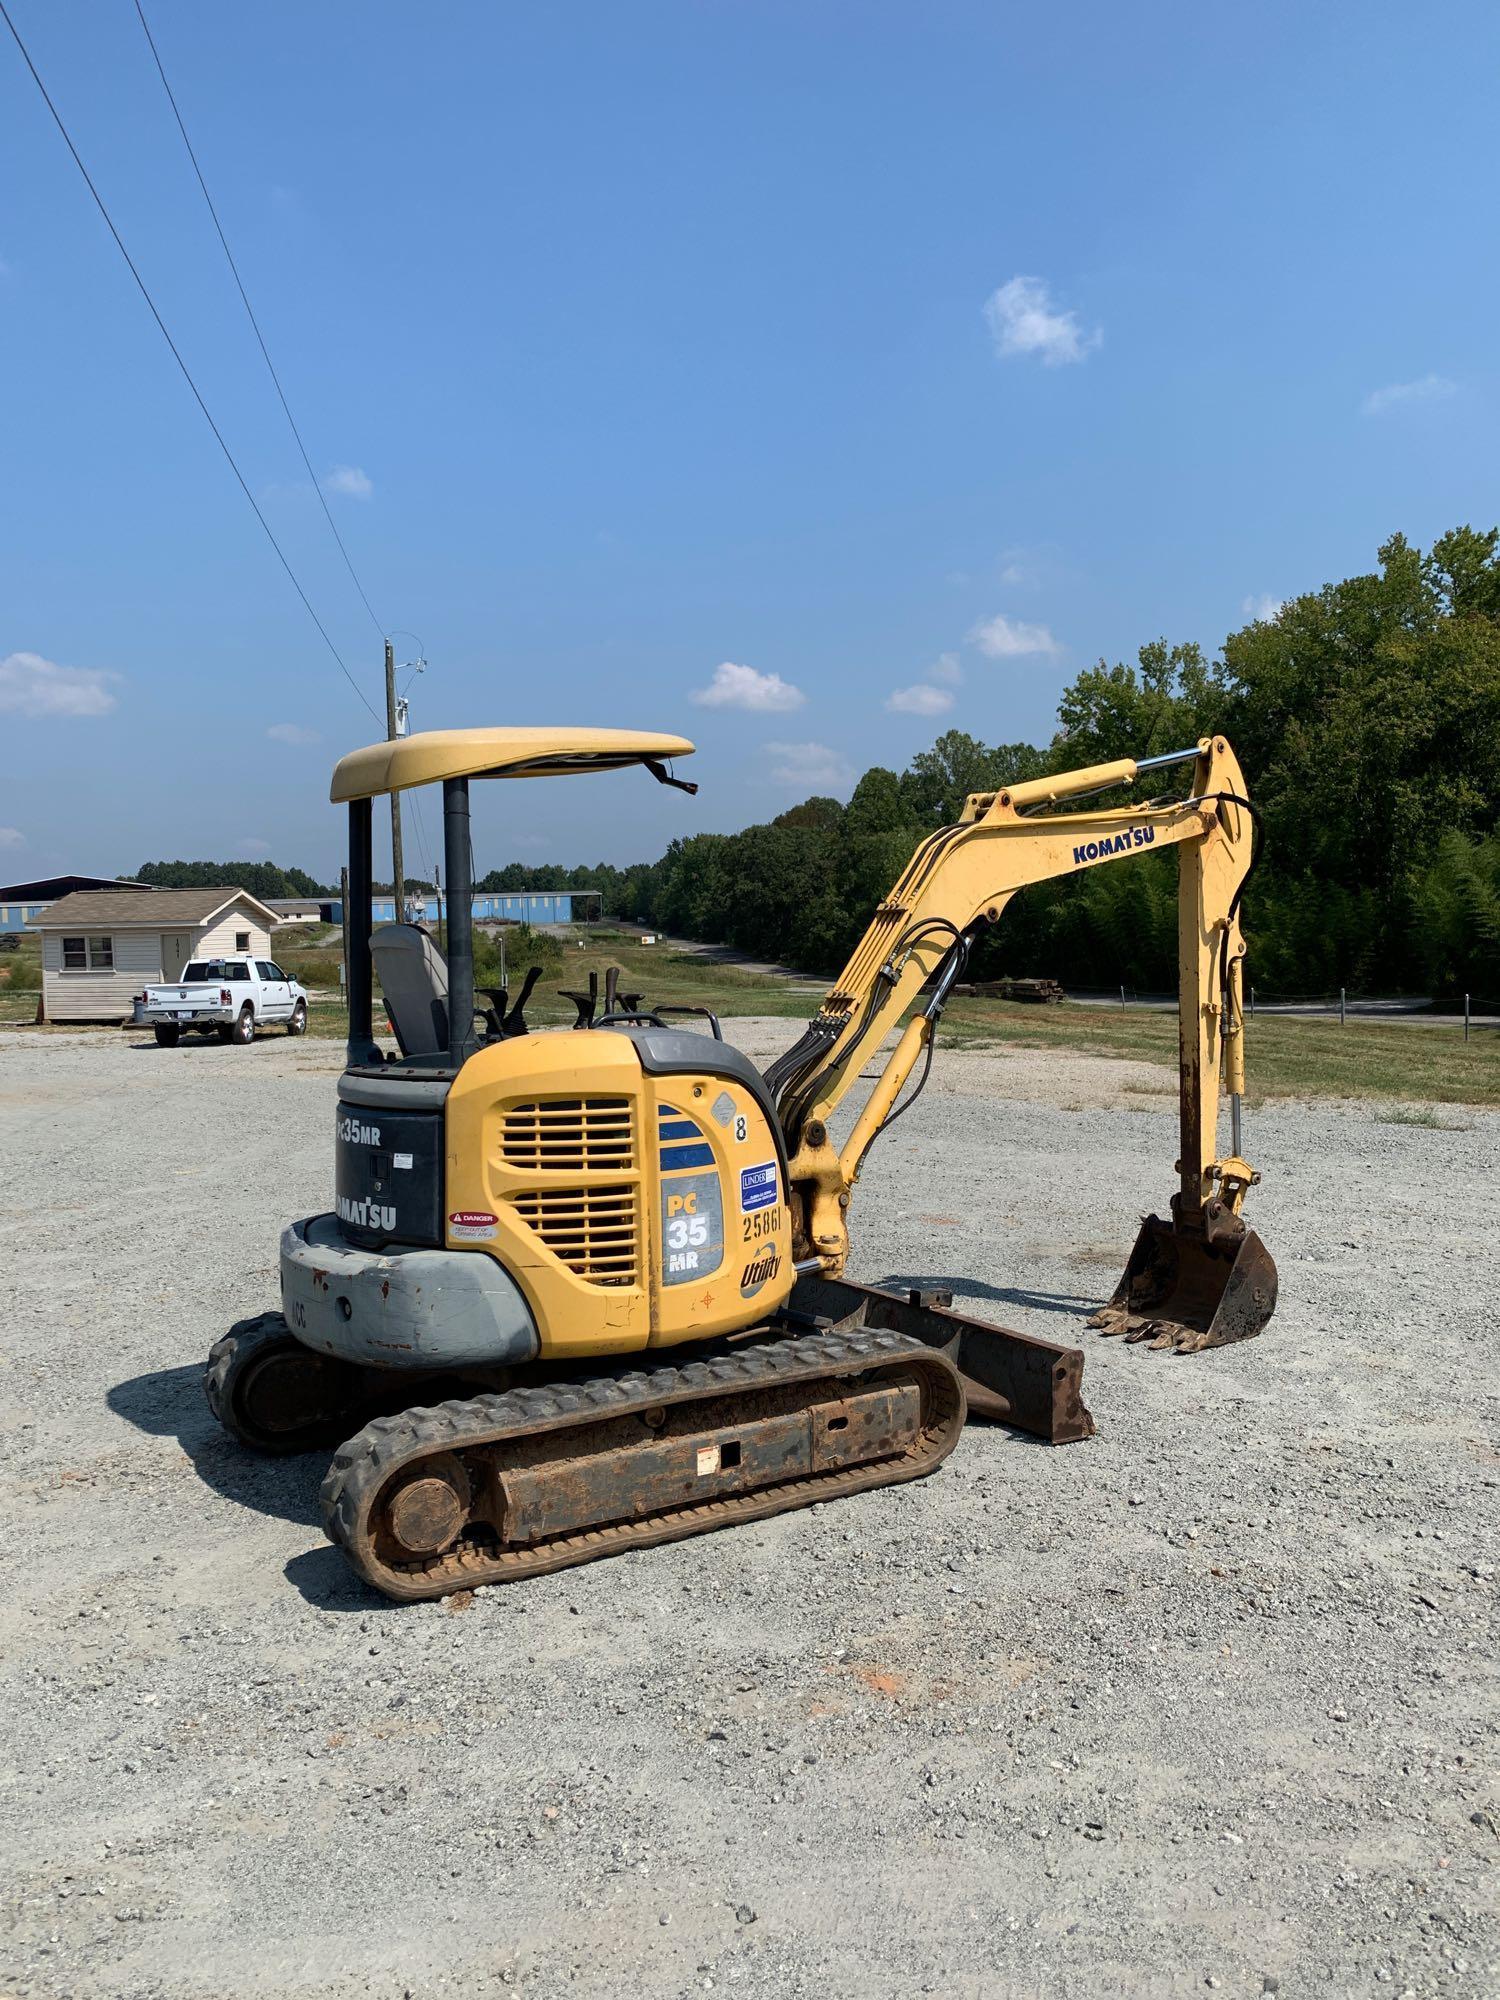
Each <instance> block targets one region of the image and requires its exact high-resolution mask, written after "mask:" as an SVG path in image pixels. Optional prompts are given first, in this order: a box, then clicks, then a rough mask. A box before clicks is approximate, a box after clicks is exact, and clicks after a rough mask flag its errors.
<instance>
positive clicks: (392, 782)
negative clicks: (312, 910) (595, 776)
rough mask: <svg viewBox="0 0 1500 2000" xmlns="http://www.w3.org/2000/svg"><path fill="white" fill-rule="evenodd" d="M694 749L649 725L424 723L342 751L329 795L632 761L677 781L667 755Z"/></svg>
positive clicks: (566, 772) (568, 771) (614, 766)
mask: <svg viewBox="0 0 1500 2000" xmlns="http://www.w3.org/2000/svg"><path fill="white" fill-rule="evenodd" d="M692 751H693V746H692V744H691V743H689V741H688V740H687V738H686V737H685V736H667V735H663V734H659V733H658V732H657V731H655V730H649V729H425V730H423V731H421V732H420V733H419V734H418V735H416V736H399V737H397V738H396V739H395V741H394V742H390V743H370V744H367V745H366V746H365V748H364V749H363V750H351V751H350V752H349V754H348V756H347V757H340V759H339V761H338V762H337V764H335V765H334V767H333V784H332V786H331V787H330V789H329V794H328V796H329V797H330V799H332V801H333V803H334V804H335V805H342V804H344V803H345V802H346V801H348V800H350V799H370V798H376V797H378V796H379V795H380V794H381V793H383V792H404V791H407V790H409V789H410V788H411V787H412V786H413V785H430V784H433V783H435V782H436V781H437V780H439V779H441V778H559V777H569V776H573V775H576V774H577V773H579V772H582V771H619V770H623V769H624V768H625V766H626V765H628V764H644V765H646V766H647V767H648V769H649V770H650V771H651V774H652V776H653V777H657V778H661V779H663V780H664V781H665V782H668V783H671V782H673V781H672V780H670V779H668V778H667V776H666V769H665V760H666V759H667V758H668V757H689V756H691V755H692ZM675 782H677V783H679V784H680V783H681V780H677V781H675ZM683 789H684V790H696V787H694V786H684V787H683Z"/></svg>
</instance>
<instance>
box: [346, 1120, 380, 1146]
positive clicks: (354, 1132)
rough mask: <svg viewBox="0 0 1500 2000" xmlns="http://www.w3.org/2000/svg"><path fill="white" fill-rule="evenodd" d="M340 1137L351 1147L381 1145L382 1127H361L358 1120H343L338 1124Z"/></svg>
mask: <svg viewBox="0 0 1500 2000" xmlns="http://www.w3.org/2000/svg"><path fill="white" fill-rule="evenodd" d="M338 1135H339V1137H340V1138H341V1139H345V1140H347V1141H348V1142H349V1144H350V1145H351V1146H378V1145H379V1144H380V1127H379V1126H378V1125H361V1124H360V1122H359V1120H358V1119H357V1118H341V1119H340V1120H339V1122H338Z"/></svg>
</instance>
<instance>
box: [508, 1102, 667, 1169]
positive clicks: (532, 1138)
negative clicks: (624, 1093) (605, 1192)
mask: <svg viewBox="0 0 1500 2000" xmlns="http://www.w3.org/2000/svg"><path fill="white" fill-rule="evenodd" d="M500 1156H501V1158H502V1159H503V1160H504V1161H505V1164H506V1165H507V1166H508V1167H522V1168H525V1169H527V1170H529V1171H531V1172H533V1173H550V1174H574V1173H578V1174H582V1173H586V1174H628V1173H630V1172H632V1171H633V1170H634V1167H635V1134H634V1131H633V1129H632V1121H631V1101H630V1099H629V1098H628V1097H584V1098H577V1097H575V1098H549V1099H545V1100H543V1101H542V1102H540V1103H536V1104H513V1105H512V1106H511V1107H510V1109H509V1110H508V1111H507V1112H506V1114H505V1126H504V1130H503V1133H502V1135H501V1140H500Z"/></svg>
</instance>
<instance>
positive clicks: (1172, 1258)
mask: <svg viewBox="0 0 1500 2000" xmlns="http://www.w3.org/2000/svg"><path fill="white" fill-rule="evenodd" d="M1173 1207H1174V1210H1175V1208H1176V1203H1175V1202H1174V1203H1173ZM1276 1284H1277V1279H1276V1266H1275V1264H1274V1262H1273V1261H1272V1259H1271V1253H1270V1252H1269V1251H1268V1250H1267V1248H1266V1246H1265V1244H1264V1243H1262V1242H1261V1240H1260V1238H1259V1237H1258V1236H1257V1235H1256V1233H1255V1231H1254V1230H1253V1229H1247V1228H1246V1227H1245V1225H1244V1223H1243V1222H1242V1221H1241V1220H1240V1218H1239V1217H1238V1216H1236V1215H1231V1214H1230V1213H1229V1211H1228V1210H1227V1209H1224V1208H1221V1207H1219V1206H1218V1204H1213V1205H1212V1206H1211V1207H1210V1208H1209V1209H1208V1210H1206V1211H1205V1212H1204V1215H1203V1226H1202V1227H1201V1228H1185V1227H1184V1226H1183V1224H1182V1223H1181V1221H1180V1220H1179V1219H1178V1217H1177V1216H1176V1215H1175V1214H1174V1215H1173V1217H1172V1219H1171V1220H1170V1221H1166V1222H1164V1221H1163V1220H1162V1219H1161V1218H1160V1217H1159V1216H1155V1215H1148V1216H1146V1217H1145V1218H1144V1219H1143V1220H1142V1222H1141V1229H1140V1234H1139V1235H1138V1236H1137V1237H1136V1239H1135V1247H1134V1248H1133V1249H1132V1251H1131V1253H1130V1259H1129V1262H1128V1263H1127V1264H1126V1266H1125V1273H1124V1276H1123V1277H1122V1278H1121V1279H1120V1282H1119V1284H1118V1285H1117V1286H1116V1287H1115V1290H1114V1295H1113V1297H1112V1298H1111V1299H1110V1301H1109V1303H1108V1305H1106V1306H1103V1307H1102V1308H1101V1309H1100V1310H1099V1311H1098V1312H1096V1313H1095V1314H1094V1315H1093V1316H1092V1318H1091V1319H1090V1320H1089V1322H1088V1324H1089V1325H1090V1326H1091V1327H1094V1328H1096V1329H1097V1330H1098V1331H1099V1332H1100V1333H1104V1334H1114V1335H1123V1337H1124V1338H1125V1339H1126V1340H1127V1341H1128V1342H1130V1343H1131V1345H1136V1344H1139V1343H1144V1344H1145V1345H1146V1346H1148V1347H1151V1348H1155V1349H1167V1348H1170V1349H1171V1351H1172V1352H1173V1353H1175V1354H1197V1353H1200V1352H1201V1351H1202V1349H1204V1348H1205V1347H1225V1346H1227V1345H1228V1344H1229V1343H1230V1342H1231V1341H1235V1340H1253V1339H1254V1338H1255V1336H1256V1334H1258V1333H1259V1332H1260V1331H1261V1329H1262V1328H1263V1327H1264V1326H1265V1324H1266V1321H1267V1320H1268V1319H1269V1318H1270V1317H1271V1314H1272V1313H1273V1312H1274V1311H1275V1309H1276Z"/></svg>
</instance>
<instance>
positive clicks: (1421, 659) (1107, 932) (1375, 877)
mask: <svg viewBox="0 0 1500 2000" xmlns="http://www.w3.org/2000/svg"><path fill="white" fill-rule="evenodd" d="M1497 545H1500V531H1497V530H1495V529H1491V530H1490V531H1489V532H1487V533H1481V532H1479V531H1477V530H1475V529H1472V528H1467V527H1464V528H1455V529H1453V530H1452V531H1451V532H1450V533H1448V534H1446V535H1443V536H1441V537H1440V538H1439V539H1438V540H1437V541H1436V542H1434V543H1433V545H1432V548H1431V549H1430V550H1429V551H1427V552H1426V553H1425V554H1424V553H1423V551H1422V550H1421V549H1419V548H1417V547H1415V546H1414V545H1413V544H1411V543H1410V542H1408V541H1407V540H1406V538H1405V537H1404V536H1402V535H1393V536H1392V537H1391V539H1390V540H1389V541H1388V542H1386V543H1385V544H1384V546H1383V547H1382V548H1381V549H1380V550H1379V552H1378V567H1377V568H1376V569H1374V570H1372V571H1371V572H1370V573H1369V574H1367V575H1361V576H1354V577H1349V578H1346V579H1345V580H1344V581H1343V582H1342V583H1332V584H1327V585H1325V586H1324V587H1323V588H1322V589H1321V590H1316V591H1308V592H1306V593H1304V594H1303V595H1302V596H1300V597H1296V598H1292V599H1290V600H1289V601H1288V602H1287V603H1285V604H1283V605H1281V606H1280V608H1279V609H1278V610H1277V611H1276V612H1275V614H1274V615H1273V616H1271V617H1268V618H1257V619H1254V620H1252V621H1251V622H1250V623H1249V624H1247V625H1245V626H1243V627H1241V629H1240V630H1238V631H1236V632H1232V633H1230V634H1229V636H1228V637H1227V638H1226V639H1225V641H1224V643H1223V645H1222V647H1221V648H1220V650H1219V653H1218V656H1217V657H1216V658H1214V659H1212V660H1210V659H1209V658H1207V657H1206V656H1205V654H1204V652H1203V651H1202V649H1201V648H1200V647H1199V646H1197V645H1195V644H1191V643H1187V644H1179V645H1169V644H1168V643H1167V642H1166V641H1165V640H1164V639H1162V640H1154V641H1153V642H1152V643H1150V644H1149V645H1145V646H1142V647H1141V648H1140V650H1139V653H1138V654H1137V657H1136V659H1135V661H1134V663H1133V664H1127V663H1124V662H1119V663H1116V664H1113V665H1111V664H1110V663H1108V662H1107V661H1103V660H1101V661H1100V662H1099V663H1098V664H1097V665H1096V666H1093V667H1088V668H1085V669H1084V670H1083V671H1082V672H1081V673H1080V674H1078V676H1077V677H1076V679H1074V681H1073V682H1072V683H1071V684H1070V685H1069V686H1068V687H1067V689H1066V690H1065V691H1064V693H1063V695H1062V698H1061V700H1060V701H1059V704H1058V711H1057V727H1056V729H1055V730H1054V732H1053V734H1052V737H1051V739H1050V741H1049V742H1048V743H1046V744H1045V745H1037V744H1031V743H1020V742H1017V743H999V744H985V743H982V742H980V741H979V740H978V739H977V738H975V737H973V736H970V735H968V734H966V733H965V732H964V731H962V730H957V729H953V730H949V731H947V732H946V733H945V734H944V735H942V736H940V737H939V738H938V739H937V741H936V742H935V743H934V744H933V745H932V747H931V749H929V750H924V751H922V752H921V753H920V754H919V755H917V756H915V757H913V758H912V760H911V762H910V764H908V765H907V767H906V768H905V769H904V770H901V771H893V770H889V769H886V768H884V767H883V766H879V765H877V766H875V767H873V768H872V769H870V770H868V771H866V772H865V773H864V775H863V776H862V777H861V778H860V780H859V782H858V784H857V785H856V786H855V787H854V791H853V793H852V795H851V796H850V799H849V802H848V804H847V805H843V804H841V803H840V802H839V801H838V800H837V799H832V798H825V797H814V798H810V799H806V800H804V801H803V802H802V803H801V804H799V805H795V806H793V807H791V808H790V809H789V810H788V811H786V812H783V813H779V814H778V815H777V816H776V817H775V818H774V819H771V820H769V821H767V822H765V823H764V824H761V825H756V826H749V827H746V828H744V829H743V831H741V832H739V833H732V834H722V833H700V834H693V835H690V836H688V837H687V838H685V839H682V840H674V841H673V842H672V844H671V846H670V847H669V848H668V849H667V851H666V853H665V854H664V855H662V857H661V858H660V860H658V861H655V862H638V863H635V864H634V865H632V866H629V867H625V868H620V867H616V866H614V865H612V864H610V863H604V862H601V863H599V864H597V865H596V866H593V867H586V866H580V867H574V868H565V867H562V866H559V865H557V864H555V863H548V864H543V865H540V866H527V865H525V864H523V863H521V862H511V863H510V864H509V865H508V866H506V867H504V868H497V869H492V870H491V871H490V872H489V873H488V874H487V875H485V876H484V877H483V879H482V880H481V881H480V882H479V883H478V884H477V886H478V887H479V888H480V889H483V890H506V891H512V892H524V891H528V890H530V891H548V890H553V891H555V890H568V889H597V890H599V891H601V892H602V894H603V899H604V909H605V911H606V912H607V913H608V914H609V915H611V916H617V917H621V918H624V919H627V920H632V921H635V922H638V923H641V924H644V925H649V926H650V927H651V928H653V929H656V930H661V931H667V932H675V933H677V934H679V935H682V936H686V937H692V938H697V939H700V940H703V941H704V942H707V943H724V944H729V945H733V946H735V947H736V948H737V949H739V950H742V951H745V952H748V953H750V954H752V955H754V956H756V957H759V958H768V959H775V960H778V961H781V962H783V963H786V964H790V965H795V966H798V967H800V968H802V969H804V970H806V971H808V972H812V973H816V974H826V975H828V976H830V977H831V976H832V975H833V974H835V973H836V972H837V971H838V970H839V968H840V967H841V966H842V965H843V963H844V962H845V960H846V959H847V957H848V955H849V953H850V951H851V950H852V949H853V946H854V944H855V943H856V942H857V940H858V938H859V936H860V934H861V933H862V932H863V930H864V928H865V926H866V924H867V923H868V922H869V919H870V916H871V914H872V912H873V911H874V909H875V906H876V904H877V903H878V902H879V901H880V899H881V898H882V897H883V896H884V895H885V893H886V891H887V890H888V889H889V888H890V887H891V885H892V884H893V883H894V882H895V881H896V879H897V877H898V876H899V875H900V874H901V872H902V870H903V869H904V867H905V866H906V863H907V861H908V860H909V859H910V857H911V855H912V853H913V851H914V849H915V848H916V846H917V844H918V842H919V841H921V840H922V839H923V838H925V836H926V835H927V834H929V833H930V832H932V831H933V830H934V829H935V828H937V827H940V826H945V825H948V824H950V823H951V822H952V821H953V820H955V819H957V817H958V816H959V814H960V812H961V811H962V809H963V803H964V800H965V798H966V797H967V796H968V794H969V793H970V792H982V791H994V790H998V789H1000V788H1002V787H1003V786H1005V785H1008V784H1013V783H1016V782H1018V781H1020V780H1022V779H1025V778H1035V777H1043V776H1046V775H1047V774H1049V773H1051V772H1055V771H1063V770H1070V769H1074V768H1077V767H1079V766H1082V765H1088V764H1099V763H1106V762H1108V761H1110V760H1111V759H1113V758H1117V757H1147V756H1152V755H1155V754H1156V753H1158V752H1161V751H1166V750H1178V749H1184V748H1186V747H1188V746H1189V745H1191V744H1193V743H1195V742H1196V741H1197V740H1198V738H1199V737H1202V736H1209V735H1213V734H1216V733H1220V732H1222V733H1223V734H1224V735H1226V736H1228V738H1229V740H1230V742H1231V743H1232V744H1233V745H1234V747H1235V750H1236V751H1237V753H1238V755H1239V758H1240V761H1241V763H1242V764H1243V766H1244V769H1245V774H1246V780H1247V782H1248V784H1249V786H1250V791H1251V796H1252V798H1253V799H1254V800H1255V803H1256V805H1257V806H1258V808H1259V810H1260V812H1261V815H1262V818H1263V822H1264V847H1263V860H1262V865H1261V866H1260V867H1259V868H1258V870H1257V872H1256V876H1255V880H1254V883H1253V885H1252V888H1251V890H1250V893H1249V895H1248V897H1247V899H1246V907H1245V911H1244V926H1245V932H1246V937H1247V942H1248V944H1249V949H1250V960H1249V964H1250V977H1251V980H1252V983H1253V984H1255V985H1256V986H1257V987H1258V988H1259V989H1260V990H1261V991H1263V992H1266V993H1284V994H1292V993H1314V992H1317V993H1326V992H1330V991H1332V990H1334V989H1336V988H1337V987H1340V986H1346V987H1347V988H1348V989H1349V990H1350V991H1351V992H1361V991H1364V992H1374V991H1380V992H1391V993H1399V992H1416V991H1425V992H1431V993H1434V994H1438V995H1443V996H1447V995H1452V994H1455V993H1458V992H1462V991H1468V992H1471V993H1474V994H1476V995H1482V996H1485V997H1488V998H1490V999H1500V560H1497V554H1496V551H1497ZM1166 775H1168V776H1169V775H1170V774H1166ZM1118 796H1120V797H1125V796H1128V795H1127V794H1123V793H1122V794H1119V795H1118ZM1105 803H1109V801H1108V800H1107V799H1101V800H1098V801H1091V804H1105ZM137 879H138V880H140V881H149V882H156V883H159V884H161V885H163V886H167V887H180V886H188V885H190V884H194V885H196V884H198V883H218V882H226V883H236V884H239V885H241V886H242V887H244V888H247V889H250V890H252V892H253V893H254V894H256V895H259V896H296V895H314V894H318V893H320V891H319V886H318V884H317V883H316V882H315V881H314V880H313V878H312V877H311V876H309V875H307V874H304V873H303V871H302V870H301V869H296V868H288V869H281V868H277V867H275V866H274V865H273V864H272V863H270V862H180V861H179V862H153V863H150V864H148V866H147V867H145V868H143V869H141V870H140V871H139V874H138V876H137ZM414 886H415V885H414ZM1176 926H1177V905H1176V861H1175V858H1174V857H1173V856H1172V855H1170V854H1150V855H1144V856H1140V857H1139V858H1132V859H1131V860H1130V861H1129V862H1122V863H1121V864H1120V865H1118V866H1117V865H1115V864H1108V865H1106V866H1103V867H1098V868H1090V869H1087V870H1084V871H1083V872H1082V873H1080V874H1079V875H1076V876H1073V877H1070V878H1067V879H1065V880H1061V881H1057V882H1051V883H1044V884H1041V885H1039V886H1038V887H1037V888H1035V889H1031V890H1027V891H1026V892H1025V893H1024V894H1022V895H1020V896H1018V897H1017V898H1016V899H1015V900H1014V901H1013V902H1012V903H1011V905H1010V906H1009V908H1008V909H1007V911H1006V913H1005V915H1004V917H1003V918H1002V920H1001V922H1000V923H999V924H998V925H997V926H996V927H995V929H994V930H993V931H992V932H990V933H988V934H987V935H986V936H985V937H984V939H983V940H982V941H981V943H980V945H979V947H978V949H977V950H976V953H975V956H974V959H973V961H972V966H973V972H974V975H975V976H977V977H991V976H995V975H998V974H1001V973H1009V974H1013V975H1017V976H1024V975H1039V976H1043V977H1051V978H1055V979H1060V980H1062V981H1064V982H1065V983H1066V984H1069V985H1072V986H1075V987H1084V988H1087V987H1096V988H1105V989H1112V988H1113V987H1115V986H1117V985H1120V984H1124V985H1126V986H1130V987H1135V988H1138V989H1141V990H1144V991H1167V990H1170V989H1171V988H1172V987H1173V986H1174V985H1175V983H1176V977H1177V971H1176V968H1177V928H1176Z"/></svg>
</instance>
